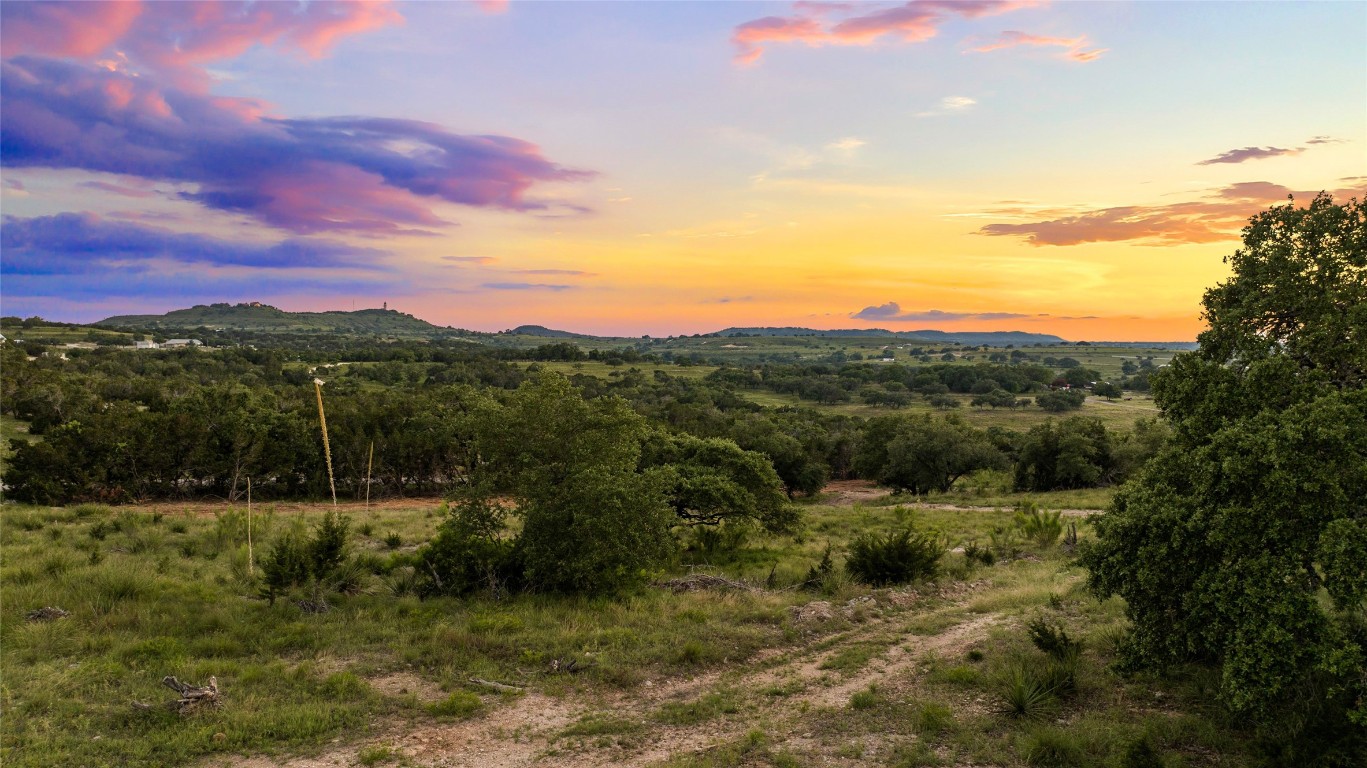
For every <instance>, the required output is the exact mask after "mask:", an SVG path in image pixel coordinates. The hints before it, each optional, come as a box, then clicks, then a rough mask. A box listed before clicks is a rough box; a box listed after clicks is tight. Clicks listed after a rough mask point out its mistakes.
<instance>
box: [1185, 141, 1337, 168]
mask: <svg viewBox="0 0 1367 768" xmlns="http://www.w3.org/2000/svg"><path fill="white" fill-rule="evenodd" d="M1310 143H1314V142H1310ZM1304 151H1305V149H1304V148H1303V147H1296V148H1292V149H1283V148H1282V147H1243V148H1242V149H1231V150H1229V151H1228V152H1221V153H1220V154H1218V155H1216V156H1215V157H1212V158H1210V159H1209V160H1202V161H1201V162H1199V163H1197V165H1218V164H1221V163H1246V162H1248V161H1249V160H1262V159H1263V158H1267V157H1281V156H1283V155H1299V154H1300V153H1302V152H1304Z"/></svg>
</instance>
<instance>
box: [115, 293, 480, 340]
mask: <svg viewBox="0 0 1367 768" xmlns="http://www.w3.org/2000/svg"><path fill="white" fill-rule="evenodd" d="M94 325H99V326H107V327H112V328H120V329H129V330H165V331H171V330H176V331H191V330H194V329H197V328H209V329H211V330H216V331H253V332H257V333H341V334H364V335H380V336H398V337H408V338H436V337H444V336H455V335H461V336H466V335H471V333H470V332H469V331H461V330H458V329H455V328H448V327H443V326H439V325H433V324H431V323H429V322H427V321H426V320H421V319H419V318H416V317H414V316H412V315H409V314H405V313H403V312H398V311H396V310H392V309H358V310H355V311H352V312H339V311H335V312H286V311H284V310H282V309H277V308H276V307H272V306H270V305H269V304H260V303H256V302H253V303H250V304H208V305H204V304H201V305H197V306H194V307H190V308H189V309H177V310H172V311H170V312H167V313H166V314H164V315H116V316H114V317H109V318H105V319H104V320H101V321H100V322H98V323H94Z"/></svg>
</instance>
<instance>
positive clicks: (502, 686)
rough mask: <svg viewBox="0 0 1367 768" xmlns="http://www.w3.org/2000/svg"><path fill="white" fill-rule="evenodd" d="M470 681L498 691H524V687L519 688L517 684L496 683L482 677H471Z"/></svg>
mask: <svg viewBox="0 0 1367 768" xmlns="http://www.w3.org/2000/svg"><path fill="white" fill-rule="evenodd" d="M470 682H472V683H474V684H475V685H482V686H484V687H485V688H492V689H494V690H495V691H498V692H499V693H522V689H521V688H518V687H517V686H516V685H507V684H505V683H496V682H494V681H493V680H484V679H482V678H478V677H472V678H470Z"/></svg>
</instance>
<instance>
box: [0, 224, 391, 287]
mask: <svg viewBox="0 0 1367 768" xmlns="http://www.w3.org/2000/svg"><path fill="white" fill-rule="evenodd" d="M0 244H2V245H3V247H4V252H5V259H4V262H3V269H4V270H5V273H6V274H19V273H25V274H60V273H62V272H63V271H65V270H67V269H70V268H74V267H80V266H82V265H86V264H90V263H92V262H122V263H128V262H146V261H151V260H155V259H161V260H167V261H176V262H182V263H186V264H209V265H214V266H234V267H256V268H263V269H287V268H288V269H297V268H308V269H320V268H339V267H341V268H350V269H366V270H377V269H384V267H383V265H382V257H383V256H384V253H383V252H382V251H378V250H374V249H370V248H358V247H356V246H353V245H347V244H345V243H338V242H333V241H330V240H321V239H316V238H309V239H304V238H293V239H288V240H282V241H278V242H270V243H263V242H257V241H247V240H227V239H223V238H216V237H209V236H207V235H198V234H185V233H180V232H172V231H170V230H166V229H160V228H157V227H149V226H145V225H143V224H135V223H130V222H116V221H107V220H105V219H103V218H101V217H99V216H96V215H94V214H90V213H59V214H56V215H54V216H38V217H34V218H18V217H15V216H5V217H4V219H3V223H0Z"/></svg>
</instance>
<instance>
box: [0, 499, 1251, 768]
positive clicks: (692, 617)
mask: <svg viewBox="0 0 1367 768" xmlns="http://www.w3.org/2000/svg"><path fill="white" fill-rule="evenodd" d="M984 484H985V485H987V486H990V485H991V483H990V482H989V481H984ZM981 498H982V499H985V500H987V501H989V502H994V501H996V499H992V498H989V497H981ZM1010 498H1015V497H1006V499H1005V500H1009V499H1010ZM1036 498H1039V499H1041V500H1042V501H1043V502H1044V504H1045V505H1046V506H1050V505H1059V504H1060V502H1064V501H1065V498H1064V497H1057V498H1055V497H1053V496H1043V495H1037V497H1036ZM907 501H914V500H903V499H895V498H889V497H888V496H887V494H886V493H884V492H882V491H880V490H878V489H875V488H872V487H870V486H868V485H867V484H863V483H855V482H851V483H845V484H839V485H837V486H835V487H833V488H831V489H829V490H828V492H827V493H826V494H825V495H824V496H822V497H818V498H817V499H815V500H812V501H810V502H807V503H804V504H803V512H804V514H805V518H806V522H805V524H804V525H803V527H802V529H801V530H800V531H799V532H798V533H796V534H793V535H785V536H771V535H766V534H762V533H760V532H758V531H753V532H750V533H749V534H748V536H746V537H743V541H742V542H741V544H740V546H738V547H733V548H723V547H713V548H711V549H708V548H707V547H705V546H702V544H703V543H704V542H702V540H701V539H699V538H697V537H695V536H694V535H693V534H692V533H689V532H683V533H682V534H681V536H680V541H681V545H680V552H679V556H678V559H677V562H676V565H675V566H674V567H673V568H672V569H671V571H670V572H668V573H661V574H658V575H657V578H656V579H655V586H650V587H644V588H641V589H640V590H638V591H635V592H632V593H629V594H626V595H623V596H619V597H611V598H608V597H599V598H587V597H578V598H567V597H560V596H554V595H513V596H504V597H503V598H502V599H494V598H493V597H488V598H480V599H472V600H457V599H453V598H432V599H419V597H418V596H416V595H415V594H413V587H414V574H413V573H412V571H411V566H409V565H406V564H405V563H406V562H407V560H406V559H405V555H407V554H410V553H412V552H413V551H414V550H415V549H416V547H417V546H418V545H419V544H420V543H421V542H423V541H425V540H427V539H428V538H429V537H430V536H431V535H432V534H433V532H434V530H435V528H436V526H437V524H438V523H439V522H440V520H441V519H442V518H441V512H440V510H439V508H438V507H437V506H436V505H435V504H434V503H430V502H397V501H395V502H388V503H386V504H384V505H375V506H373V507H371V508H370V509H369V511H367V510H366V509H365V508H364V507H363V506H362V505H359V504H353V505H346V506H345V507H344V509H343V512H344V513H346V514H348V515H349V516H350V517H351V519H352V526H351V527H352V545H351V546H352V552H353V556H354V561H355V562H356V570H355V573H354V577H355V587H354V588H353V589H352V590H350V591H349V593H348V594H344V595H333V596H329V597H328V598H327V602H328V603H329V604H330V610H327V611H326V612H314V611H315V610H316V608H315V607H313V606H308V605H307V604H304V605H301V603H300V602H297V601H296V600H299V599H302V598H309V597H310V595H308V594H303V595H296V596H295V598H294V599H289V600H285V599H281V600H278V601H276V603H275V604H274V605H270V604H269V603H268V602H267V601H266V600H264V599H261V598H260V597H259V578H260V562H261V560H262V559H263V556H264V553H266V552H268V551H269V550H270V547H271V545H272V542H273V541H274V540H276V539H277V538H278V537H280V536H281V535H282V534H283V533H284V532H285V531H287V530H289V529H290V528H291V527H293V526H304V527H307V526H310V525H312V524H313V523H314V522H315V521H316V520H317V519H318V517H319V516H320V513H321V512H322V511H323V510H325V509H328V508H329V506H328V505H311V506H310V505H292V506H290V507H288V508H286V507H284V506H283V505H282V506H280V507H274V508H273V507H270V506H265V507H262V506H260V505H258V506H257V507H256V508H254V510H253V518H252V535H253V550H254V552H253V553H254V558H253V559H254V561H255V565H254V566H253V564H252V562H253V559H249V557H248V553H247V541H246V533H247V527H246V523H247V518H246V513H245V510H244V509H243V508H242V507H241V506H237V507H228V506H226V505H218V506H210V505H196V506H189V505H176V504H166V503H163V504H158V505H155V506H151V507H127V508H108V507H100V506H91V505H86V506H77V507H71V508H39V507H16V506H12V505H10V506H5V507H3V508H0V590H3V595H2V597H3V600H0V605H2V606H3V608H0V660H3V666H4V673H5V674H4V683H3V686H0V706H2V707H3V710H4V713H5V716H4V721H3V729H2V730H0V762H3V763H4V764H5V765H6V766H39V765H44V766H46V765H115V764H119V765H148V766H150V765H167V764H192V765H206V766H217V765H224V766H227V765H248V766H266V765H276V764H285V765H294V766H313V765H320V764H340V765H358V764H359V765H408V766H427V765H451V764H479V765H487V766H517V765H532V764H535V765H545V766H590V765H605V764H621V765H669V766H740V765H773V766H807V765H827V764H833V765H897V766H911V765H966V764H975V765H1003V766H1007V765H1024V764H1032V765H1042V764H1067V765H1080V766H1103V765H1106V766H1109V765H1117V764H1123V763H1122V762H1121V761H1122V760H1124V759H1126V755H1130V754H1141V753H1142V754H1151V755H1153V756H1155V759H1159V760H1161V761H1162V764H1164V765H1168V766H1178V765H1182V766H1185V765H1206V764H1211V763H1212V761H1215V760H1217V759H1218V762H1219V763H1220V764H1221V765H1234V766H1238V765H1247V764H1251V762H1252V761H1251V758H1250V757H1249V755H1248V753H1247V752H1246V750H1247V749H1248V747H1247V745H1246V742H1244V741H1242V740H1241V734H1240V733H1239V732H1238V731H1237V727H1236V726H1234V725H1231V724H1225V723H1221V722H1219V721H1218V718H1217V717H1216V716H1215V715H1213V714H1211V713H1210V712H1208V711H1206V710H1205V709H1203V708H1202V707H1201V706H1200V705H1199V704H1198V703H1197V702H1198V701H1199V698H1198V694H1199V691H1198V690H1197V689H1198V688H1199V686H1200V685H1201V681H1199V680H1198V681H1196V682H1184V683H1178V682H1175V681H1169V680H1163V679H1156V678H1124V677H1120V676H1118V675H1117V674H1116V673H1114V672H1113V671H1112V670H1111V668H1110V666H1109V665H1110V663H1111V661H1113V659H1114V658H1115V644H1116V643H1117V642H1118V641H1119V640H1120V639H1121V638H1122V637H1123V634H1124V631H1125V622H1124V619H1123V617H1122V612H1121V605H1120V604H1119V603H1118V602H1117V601H1114V600H1111V601H1105V602H1098V601H1097V600H1095V599H1094V598H1092V597H1090V596H1089V595H1088V594H1087V592H1086V591H1085V589H1084V586H1083V573H1082V572H1081V571H1080V570H1079V569H1077V568H1076V567H1074V566H1072V565H1071V564H1070V557H1069V556H1068V555H1067V554H1065V553H1063V552H1062V551H1060V549H1059V548H1058V547H1049V548H1046V549H1038V548H1036V547H1035V546H1034V545H1029V544H1025V543H1024V542H1023V540H1020V539H1018V538H1017V539H1014V543H1013V542H1009V541H1008V542H1004V548H1003V549H1002V550H1001V551H1002V556H1001V557H999V558H998V559H997V560H996V562H995V564H993V565H990V566H988V565H983V564H981V563H976V562H972V561H970V560H968V559H967V557H966V556H965V555H964V554H963V552H962V548H963V547H964V546H965V545H977V546H979V547H987V546H988V545H989V543H990V542H993V541H997V542H999V543H1001V542H1002V541H1003V540H1004V539H1010V538H1011V536H1010V535H1009V534H1007V533H1005V532H1006V531H1009V530H1010V527H1011V519H1012V514H1013V513H1012V511H1011V510H1010V509H996V508H993V507H992V504H991V503H988V504H981V505H977V507H978V508H974V509H948V508H944V507H945V506H946V505H945V504H943V503H940V500H932V501H934V502H936V503H935V504H930V505H929V506H927V505H926V503H924V502H923V503H922V504H921V505H919V506H918V505H917V504H915V503H905V502H907ZM1067 503H1068V504H1073V503H1076V500H1067ZM937 504H938V506H937ZM1071 519H1074V520H1075V522H1076V523H1077V525H1078V527H1079V533H1080V536H1081V537H1082V538H1083V539H1085V538H1086V537H1087V536H1088V535H1089V524H1088V523H1087V520H1086V518H1085V517H1077V518H1071ZM908 524H914V525H915V526H917V527H918V528H921V529H926V528H930V529H935V530H937V531H939V532H940V533H941V534H942V535H943V536H944V537H945V543H946V545H947V546H948V547H950V548H951V550H952V551H949V552H948V553H947V554H946V555H945V556H944V557H943V559H942V564H943V573H942V575H941V576H940V577H938V578H937V579H936V580H934V581H933V582H930V583H920V584H915V585H910V586H903V587H892V588H883V589H872V588H869V587H866V586H861V585H858V584H855V583H852V582H851V581H850V580H849V579H848V578H847V577H845V576H844V575H843V572H842V571H841V569H840V568H839V565H840V563H841V561H842V560H843V558H844V554H845V552H846V550H847V547H848V544H849V542H850V541H851V540H852V539H853V538H854V537H856V536H859V535H862V534H866V533H883V532H891V531H894V530H896V529H898V528H900V527H903V526H905V525H908ZM828 548H829V551H830V552H831V553H832V558H833V560H834V562H835V565H836V566H837V567H836V568H835V570H834V571H833V572H832V573H831V574H829V575H828V576H826V577H825V578H823V579H822V580H821V581H820V583H819V584H818V585H817V586H816V591H808V590H806V589H803V588H800V587H799V585H800V583H802V582H804V581H805V580H806V579H807V577H808V574H809V571H810V570H811V569H812V568H813V567H814V566H816V565H817V564H818V563H819V561H820V560H821V558H822V556H823V554H824V553H825V552H826V551H827V550H828ZM1012 549H1015V550H1018V551H1017V552H1016V553H1015V556H1014V557H1013V556H1011V553H1010V550H1012ZM708 577H719V578H715V579H711V578H708ZM723 579H724V580H727V581H729V582H730V583H729V584H727V583H726V582H724V581H722V580H723ZM48 606H51V607H55V608H61V609H63V610H65V611H67V612H69V615H68V616H65V617H62V618H55V619H51V620H39V619H36V618H35V619H30V617H29V613H30V612H31V611H35V610H38V609H41V608H44V607H48ZM1035 619H1043V620H1045V621H1046V622H1048V623H1051V624H1053V625H1057V626H1060V627H1063V628H1064V629H1065V630H1066V632H1067V634H1068V635H1069V636H1070V637H1072V638H1076V639H1081V640H1082V642H1083V645H1082V649H1083V650H1082V655H1081V661H1080V662H1079V663H1078V666H1077V668H1076V670H1075V673H1074V675H1073V678H1072V683H1071V688H1070V689H1069V691H1067V692H1064V691H1059V692H1057V694H1056V695H1055V694H1050V695H1047V696H1043V697H1041V698H1040V700H1039V701H1037V702H1034V703H1028V705H1027V708H1026V710H1025V711H1024V712H1022V713H1019V716H1017V714H1012V712H1011V709H1012V706H1013V704H1012V701H1013V696H1015V695H1016V694H1018V693H1019V691H1018V690H1016V688H1018V686H1017V685H1016V681H1017V680H1018V678H1019V677H1020V676H1021V675H1022V674H1025V673H1027V672H1029V671H1030V670H1034V669H1037V668H1043V667H1044V666H1046V665H1047V663H1048V662H1047V660H1046V659H1045V658H1044V656H1043V655H1042V654H1041V652H1040V651H1038V650H1035V649H1034V648H1033V647H1032V646H1031V644H1030V641H1029V640H1028V639H1027V633H1026V630H1025V625H1026V624H1027V623H1028V622H1031V621H1033V620H1035ZM567 670H574V671H567ZM166 675H175V676H176V677H178V678H179V679H181V680H183V681H186V682H190V683H192V684H196V685H198V684H203V683H204V682H205V681H207V680H208V678H209V677H210V676H214V677H216V679H217V681H218V685H219V687H220V689H221V691H222V695H223V705H222V707H221V708H219V709H216V710H208V711H203V712H200V713H198V714H194V715H191V716H187V717H182V716H179V715H175V714H171V713H170V712H167V711H163V710H161V709H159V708H158V705H159V703H160V702H162V701H165V700H166V699H168V698H170V697H171V696H172V694H171V693H170V692H169V691H168V690H167V689H165V688H163V687H161V686H160V685H159V681H160V680H161V678H162V677H163V676H166ZM475 680H482V681H489V682H495V683H499V684H502V685H507V686H513V687H515V688H517V689H519V690H515V691H509V690H498V689H497V688H496V687H495V686H490V685H487V684H485V683H481V682H474V681H475ZM135 700H136V701H141V702H145V703H151V704H153V708H152V709H151V710H150V711H143V710H139V709H136V708H134V707H133V706H132V702H133V701H135ZM1042 755H1043V756H1048V755H1054V756H1059V755H1062V756H1063V757H1062V758H1060V759H1061V760H1064V762H1062V763H1056V762H1055V763H1050V762H1046V761H1044V757H1041V756H1042ZM1051 759H1052V758H1051ZM453 761H454V762H453ZM1153 764H1157V763H1153Z"/></svg>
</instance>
